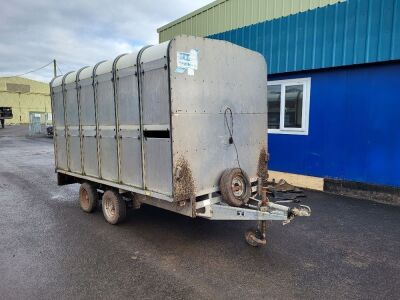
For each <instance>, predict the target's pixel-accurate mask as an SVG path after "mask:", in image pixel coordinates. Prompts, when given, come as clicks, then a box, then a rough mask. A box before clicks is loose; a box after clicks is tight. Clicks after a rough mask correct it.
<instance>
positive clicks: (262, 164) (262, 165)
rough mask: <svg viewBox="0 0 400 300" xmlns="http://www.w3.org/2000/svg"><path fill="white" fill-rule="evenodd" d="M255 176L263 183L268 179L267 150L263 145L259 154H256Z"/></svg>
mask: <svg viewBox="0 0 400 300" xmlns="http://www.w3.org/2000/svg"><path fill="white" fill-rule="evenodd" d="M257 176H258V177H259V178H261V179H262V182H263V185H264V184H265V183H266V181H267V179H268V168H267V151H266V149H265V146H264V147H262V148H261V150H260V155H259V156H258V169H257Z"/></svg>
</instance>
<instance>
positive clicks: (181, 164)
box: [174, 156, 195, 201]
mask: <svg viewBox="0 0 400 300" xmlns="http://www.w3.org/2000/svg"><path fill="white" fill-rule="evenodd" d="M194 196H195V185H194V180H193V175H192V170H191V169H190V166H189V162H188V161H187V160H186V159H185V158H184V157H183V156H181V157H179V158H178V160H177V161H176V167H175V174H174V200H175V201H182V200H187V199H190V198H191V197H194Z"/></svg>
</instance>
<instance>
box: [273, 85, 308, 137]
mask: <svg viewBox="0 0 400 300" xmlns="http://www.w3.org/2000/svg"><path fill="white" fill-rule="evenodd" d="M310 87H311V79H310V78H301V79H290V80H279V81H270V82H268V132H269V133H281V134H302V135H308V121H309V110H310Z"/></svg>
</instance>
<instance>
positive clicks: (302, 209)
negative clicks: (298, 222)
mask: <svg viewBox="0 0 400 300" xmlns="http://www.w3.org/2000/svg"><path fill="white" fill-rule="evenodd" d="M309 216H311V208H310V207H309V206H307V205H299V207H293V208H291V209H290V210H289V215H288V219H287V220H286V221H283V225H286V224H289V223H290V222H291V221H292V220H293V219H294V218H295V217H309Z"/></svg>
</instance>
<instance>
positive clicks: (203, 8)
mask: <svg viewBox="0 0 400 300" xmlns="http://www.w3.org/2000/svg"><path fill="white" fill-rule="evenodd" d="M227 1H229V0H215V1H213V2H211V3H209V4H207V5H205V6H203V7H200V8H198V9H196V10H195V11H192V12H190V13H188V14H186V15H184V16H182V17H180V18H178V19H176V20H174V21H172V22H169V23H167V24H165V25H163V26H161V27H159V28H157V33H160V32H161V31H164V30H166V29H168V28H170V27H172V26H174V25H176V24H178V23H180V22H182V21H184V20H187V19H189V18H191V17H194V16H195V15H198V14H200V13H202V12H203V11H206V10H208V9H210V8H213V7H215V6H218V5H220V4H221V3H223V2H227Z"/></svg>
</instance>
